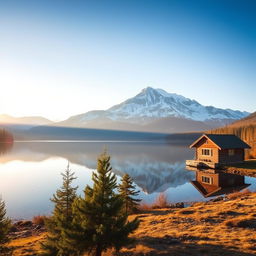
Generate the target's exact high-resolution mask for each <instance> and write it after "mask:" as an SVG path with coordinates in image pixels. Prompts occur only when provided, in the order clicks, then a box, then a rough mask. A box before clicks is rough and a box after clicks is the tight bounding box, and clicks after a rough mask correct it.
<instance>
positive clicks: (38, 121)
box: [0, 114, 53, 126]
mask: <svg viewBox="0 0 256 256" xmlns="http://www.w3.org/2000/svg"><path fill="white" fill-rule="evenodd" d="M51 123H53V122H52V121H51V120H49V119H47V118H44V117H41V116H25V117H13V116H10V115H5V114H3V115H0V124H5V125H16V124H17V125H28V126H37V125H49V124H51Z"/></svg>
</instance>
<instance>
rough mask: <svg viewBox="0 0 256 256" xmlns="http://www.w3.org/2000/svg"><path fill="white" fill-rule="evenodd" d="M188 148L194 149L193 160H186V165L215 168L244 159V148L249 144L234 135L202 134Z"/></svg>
mask: <svg viewBox="0 0 256 256" xmlns="http://www.w3.org/2000/svg"><path fill="white" fill-rule="evenodd" d="M190 148H195V149H196V152H195V160H187V161H186V165H189V166H194V167H200V166H201V167H203V166H206V167H210V168H216V167H218V166H219V165H222V164H230V163H238V162H242V161H244V150H245V149H246V148H250V146H249V145H247V144H246V143H245V142H244V141H242V140H241V139H239V138H238V137H237V136H235V135H230V134H203V135H202V136H201V137H200V138H199V139H197V140H196V141H195V142H193V143H192V144H191V145H190Z"/></svg>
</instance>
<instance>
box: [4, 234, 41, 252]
mask: <svg viewBox="0 0 256 256" xmlns="http://www.w3.org/2000/svg"><path fill="white" fill-rule="evenodd" d="M45 235H46V234H41V235H39V236H31V237H27V238H19V239H14V240H12V241H11V242H10V243H9V244H8V247H9V248H10V249H11V250H12V251H13V253H12V256H32V255H38V254H39V253H40V242H42V241H43V239H44V237H45Z"/></svg>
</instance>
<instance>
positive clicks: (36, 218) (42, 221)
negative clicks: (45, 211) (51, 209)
mask: <svg viewBox="0 0 256 256" xmlns="http://www.w3.org/2000/svg"><path fill="white" fill-rule="evenodd" d="M46 219H47V217H46V216H44V215H38V216H34V217H33V219H32V222H33V223H34V224H36V225H41V226H44V225H45V220H46Z"/></svg>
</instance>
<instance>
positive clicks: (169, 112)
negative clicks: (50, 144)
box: [79, 87, 248, 123]
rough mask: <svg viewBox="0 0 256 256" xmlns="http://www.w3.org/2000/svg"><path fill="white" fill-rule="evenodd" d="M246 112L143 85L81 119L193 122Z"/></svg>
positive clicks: (240, 116) (235, 115) (224, 117)
mask: <svg viewBox="0 0 256 256" xmlns="http://www.w3.org/2000/svg"><path fill="white" fill-rule="evenodd" d="M247 114H248V113H246V112H241V111H235V110H230V109H220V108H215V107H212V106H203V105H201V104H200V103H198V102H197V101H195V100H191V99H189V98H186V97H184V96H182V95H178V94H175V93H168V92H166V91H165V90H163V89H159V88H158V89H154V88H152V87H146V88H144V89H143V90H142V91H141V92H140V93H139V94H137V95H136V96H134V97H132V98H130V99H127V100H126V101H124V102H122V103H120V104H118V105H115V106H113V107H111V108H109V109H108V110H105V111H99V112H97V111H96V112H93V115H92V113H91V114H89V113H86V114H84V115H83V118H81V117H79V119H82V120H81V121H83V122H86V121H89V120H92V119H97V118H100V119H102V118H107V119H111V120H113V121H121V122H139V123H143V122H144V121H146V120H152V121H153V120H155V119H159V118H165V117H179V118H185V119H192V120H195V121H207V120H216V119H217V120H225V119H234V120H235V119H241V118H243V117H245V116H246V115H247Z"/></svg>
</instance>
